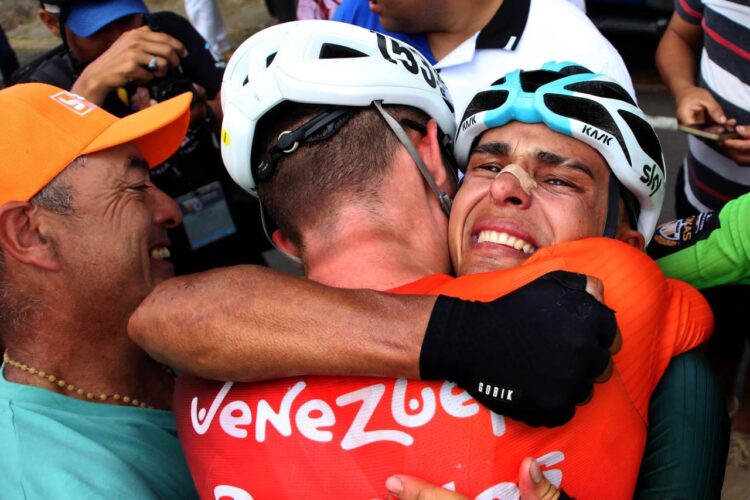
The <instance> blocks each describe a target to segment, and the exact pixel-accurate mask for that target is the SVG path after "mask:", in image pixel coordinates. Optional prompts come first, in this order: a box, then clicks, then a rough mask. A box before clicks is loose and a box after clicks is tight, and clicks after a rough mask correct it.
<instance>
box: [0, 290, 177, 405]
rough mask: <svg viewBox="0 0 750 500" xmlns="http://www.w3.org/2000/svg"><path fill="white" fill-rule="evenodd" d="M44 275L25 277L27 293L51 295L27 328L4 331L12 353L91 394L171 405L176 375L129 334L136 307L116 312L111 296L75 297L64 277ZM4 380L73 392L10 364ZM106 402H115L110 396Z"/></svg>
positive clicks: (34, 366) (31, 317)
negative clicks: (151, 356)
mask: <svg viewBox="0 0 750 500" xmlns="http://www.w3.org/2000/svg"><path fill="white" fill-rule="evenodd" d="M41 278H42V280H36V286H34V280H31V283H29V282H28V281H27V282H26V283H27V286H24V290H23V292H22V293H23V296H25V297H50V299H49V300H45V301H44V302H43V303H40V304H38V305H37V306H36V307H34V312H32V313H30V314H29V317H28V318H27V320H26V321H25V322H24V324H23V326H21V327H19V328H17V329H14V330H13V331H9V332H7V335H4V340H5V349H6V351H7V353H8V355H9V356H10V357H11V358H12V359H14V360H16V361H18V362H20V363H24V364H26V365H27V366H30V367H33V368H36V369H37V370H43V371H45V372H46V373H48V374H50V375H54V376H55V377H57V378H58V379H63V380H65V381H66V383H72V384H74V385H75V386H76V387H77V388H82V389H83V390H85V391H87V392H92V393H93V394H94V396H95V398H96V397H97V396H98V395H99V394H101V393H105V394H108V395H109V396H112V395H113V394H120V395H121V396H126V395H127V396H130V397H131V398H135V399H138V400H139V401H143V402H145V403H146V404H148V405H149V406H152V407H154V408H159V409H170V408H171V406H172V390H173V388H174V380H173V377H172V376H171V375H170V374H169V373H167V371H166V370H165V369H164V367H163V366H162V365H160V364H158V363H157V362H155V361H154V360H152V359H151V358H150V357H148V356H147V355H146V353H145V351H143V350H142V349H140V348H139V347H138V346H136V345H135V344H134V343H133V342H131V341H130V339H129V338H128V336H127V331H126V329H127V320H128V318H129V316H130V313H131V312H132V311H133V310H134V309H135V305H133V306H132V307H128V308H127V310H125V308H123V310H121V311H113V310H112V308H111V307H110V304H111V303H112V301H111V300H107V299H106V298H99V299H97V298H96V297H94V296H89V297H88V298H87V299H86V300H81V298H80V297H78V298H77V299H76V294H75V293H70V288H69V287H67V288H66V287H65V286H64V284H63V280H62V279H58V277H57V276H48V275H45V276H41ZM15 283H23V282H21V281H15ZM59 290H63V291H65V293H59V292H57V291H59ZM80 304H85V307H81V305H80ZM5 378H6V379H7V380H9V381H11V382H16V383H20V384H26V385H33V386H37V387H40V388H42V389H48V390H52V391H54V392H58V393H60V394H63V395H66V396H71V393H70V392H69V391H68V390H67V389H66V388H60V387H58V386H57V385H54V384H52V383H50V382H49V381H46V380H43V379H41V378H39V377H38V376H36V375H32V374H30V373H27V372H24V371H22V370H20V369H18V368H14V367H12V366H10V365H6V366H5ZM72 397H76V396H72ZM108 402H109V403H112V404H115V403H113V401H112V399H111V398H110V399H109V400H108Z"/></svg>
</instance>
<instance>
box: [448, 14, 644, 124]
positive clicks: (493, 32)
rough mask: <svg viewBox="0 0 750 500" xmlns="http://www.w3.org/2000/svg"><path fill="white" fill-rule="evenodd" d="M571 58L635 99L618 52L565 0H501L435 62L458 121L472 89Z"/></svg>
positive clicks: (630, 82)
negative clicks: (467, 35) (480, 23)
mask: <svg viewBox="0 0 750 500" xmlns="http://www.w3.org/2000/svg"><path fill="white" fill-rule="evenodd" d="M548 61H559V62H564V61H569V62H575V63H577V64H580V65H582V66H585V67H586V68H588V69H590V70H592V71H595V72H597V73H604V74H606V75H609V76H611V77H612V78H614V79H615V80H617V81H618V82H619V83H620V84H621V85H622V86H623V87H624V88H625V89H626V90H627V91H628V92H629V93H630V95H632V96H633V98H634V99H635V89H634V88H633V82H632V80H631V79H630V74H629V73H628V70H627V68H626V67H625V63H624V62H623V60H622V57H620V54H619V52H617V50H616V49H615V48H614V47H613V46H612V44H611V43H609V41H608V40H607V39H606V38H604V36H603V35H602V34H601V33H600V32H599V30H597V29H596V27H595V26H594V24H593V23H592V22H591V21H590V20H589V19H588V18H587V17H586V15H585V14H583V13H582V12H581V11H580V10H578V9H577V8H576V7H575V6H573V5H571V4H570V3H569V2H567V1H566V0H505V1H504V2H503V4H502V6H501V7H500V8H499V9H498V11H497V13H496V14H495V16H494V17H493V18H492V20H491V21H490V22H489V23H488V24H487V26H485V27H484V28H483V29H482V30H481V31H480V32H478V33H477V34H476V35H474V36H473V37H471V38H469V39H468V40H466V41H465V42H463V43H462V44H461V45H459V46H458V47H456V48H455V49H454V50H453V51H452V52H450V53H449V54H447V55H446V56H445V57H443V58H442V59H441V60H440V61H438V62H437V63H436V64H435V67H436V68H438V69H439V70H440V75H441V77H442V78H443V80H444V81H445V84H446V85H447V86H448V89H449V90H450V93H451V97H452V98H453V103H454V105H455V107H456V118H458V119H460V118H461V117H462V116H463V112H464V110H465V109H466V106H467V105H468V103H469V100H470V99H471V98H472V97H473V96H474V94H476V93H477V91H479V90H482V89H484V88H486V87H488V86H489V85H490V84H492V82H494V81H495V80H497V79H499V78H500V77H501V76H503V75H504V74H505V73H508V72H510V71H513V70H515V69H527V70H530V69H538V68H539V67H541V66H542V64H544V63H546V62H548Z"/></svg>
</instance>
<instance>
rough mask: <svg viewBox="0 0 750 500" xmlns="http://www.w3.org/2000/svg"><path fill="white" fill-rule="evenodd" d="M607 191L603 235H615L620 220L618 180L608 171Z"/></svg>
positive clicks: (610, 236) (608, 236) (612, 236)
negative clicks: (605, 219)
mask: <svg viewBox="0 0 750 500" xmlns="http://www.w3.org/2000/svg"><path fill="white" fill-rule="evenodd" d="M608 191H609V193H608V194H607V221H606V222H605V223H604V236H605V237H607V238H614V237H615V236H617V226H618V224H619V222H620V181H619V180H617V177H616V176H615V174H613V173H612V172H610V173H609V188H608Z"/></svg>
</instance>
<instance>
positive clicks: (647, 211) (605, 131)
mask: <svg viewBox="0 0 750 500" xmlns="http://www.w3.org/2000/svg"><path fill="white" fill-rule="evenodd" d="M511 121H519V122H524V123H543V124H545V125H547V126H548V127H549V128H551V129H552V130H554V131H555V132H558V133H560V134H563V135H566V136H568V137H573V138H574V139H578V140H579V141H582V142H584V143H586V144H588V145H589V146H591V147H592V148H594V149H595V150H597V151H598V152H599V153H600V154H601V155H602V156H603V157H604V160H605V161H606V162H607V164H608V165H609V168H610V169H611V170H612V173H613V174H614V175H615V177H616V178H617V179H618V180H619V181H620V183H621V184H622V185H623V186H624V187H625V189H627V190H628V191H630V192H631V193H632V194H633V195H634V196H635V198H636V199H637V200H638V203H639V205H640V207H639V209H640V210H639V213H638V214H637V226H638V227H637V228H638V231H639V232H640V233H641V234H642V235H643V237H644V238H645V239H646V241H647V242H648V241H649V240H650V239H651V236H652V235H653V234H654V229H655V227H656V222H657V220H658V219H659V214H660V212H661V207H662V203H663V201H664V190H665V183H666V172H665V168H664V156H663V155H662V149H661V144H660V143H659V139H658V138H657V136H656V133H655V132H654V129H653V128H652V127H651V125H650V124H649V123H648V121H646V117H645V115H644V113H643V111H641V110H640V108H638V106H637V105H636V104H635V102H633V99H632V98H631V97H630V95H629V94H628V92H627V91H626V90H625V89H624V88H622V87H621V86H620V85H619V84H618V83H617V82H616V81H615V80H613V79H612V78H610V77H608V76H605V75H602V74H596V73H592V72H591V71H589V70H588V69H586V68H584V67H582V66H579V65H575V64H573V63H547V64H545V65H544V66H542V69H540V70H535V71H523V70H517V71H514V72H512V73H509V74H507V75H505V76H504V77H503V78H501V79H500V80H498V81H496V82H495V83H494V84H492V86H490V88H488V89H487V90H484V91H481V92H479V93H477V94H476V95H475V96H474V98H473V99H472V100H471V102H470V103H469V106H468V107H467V109H466V112H465V113H464V116H463V118H462V120H461V122H460V124H459V127H458V132H457V134H456V141H455V155H456V160H457V162H458V165H459V167H460V168H465V166H466V163H467V161H468V158H469V154H470V153H471V149H472V147H473V145H474V144H475V142H476V141H477V140H478V138H479V137H480V136H481V135H482V133H483V132H484V131H485V130H488V129H492V128H497V127H501V126H503V125H505V124H507V123H509V122H511Z"/></svg>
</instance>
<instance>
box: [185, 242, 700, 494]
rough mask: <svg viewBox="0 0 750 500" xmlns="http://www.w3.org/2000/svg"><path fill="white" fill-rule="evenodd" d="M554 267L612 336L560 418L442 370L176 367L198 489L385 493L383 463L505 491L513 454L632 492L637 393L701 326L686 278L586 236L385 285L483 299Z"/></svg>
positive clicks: (581, 488) (511, 490)
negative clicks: (219, 376)
mask: <svg viewBox="0 0 750 500" xmlns="http://www.w3.org/2000/svg"><path fill="white" fill-rule="evenodd" d="M557 269H563V270H568V271H575V272H580V273H585V274H588V275H592V276H596V277H598V278H599V279H601V280H602V281H603V283H604V290H605V292H604V294H605V302H606V304H607V305H608V306H609V307H611V308H613V309H614V310H615V311H616V315H617V321H618V325H619V326H620V330H621V332H622V336H623V346H622V349H621V351H620V352H619V353H618V354H617V355H616V356H615V371H614V373H613V375H612V377H611V378H610V379H609V381H607V382H606V383H603V384H598V385H596V386H595V390H594V397H593V399H592V401H591V402H590V403H588V404H586V405H584V406H581V407H579V408H578V410H577V412H576V415H575V417H574V418H573V419H572V420H571V421H570V422H569V423H567V424H566V425H564V426H562V427H558V428H554V429H547V428H532V427H529V426H526V425H524V424H522V423H519V422H516V421H513V420H511V419H506V418H504V417H503V416H501V415H496V414H494V413H492V412H490V411H488V410H486V409H485V408H483V407H481V406H480V405H479V404H478V403H477V402H476V401H475V400H474V399H472V398H471V397H470V396H469V395H468V394H467V393H466V392H464V391H462V390H461V389H459V388H457V387H456V386H455V385H454V384H451V383H450V382H442V383H440V382H422V381H414V380H406V379H398V380H395V379H389V378H356V377H349V378H342V377H295V378H288V379H283V380H277V381H273V382H267V383H259V384H235V383H231V382H227V383H224V384H222V383H218V382H209V381H204V380H199V379H195V378H192V377H188V376H181V377H180V379H179V380H178V384H177V392H176V401H175V411H176V417H177V423H178V429H179V434H180V439H181V441H182V443H183V446H184V450H185V454H186V456H187V460H188V465H189V466H190V470H191V473H192V475H193V478H194V480H195V483H196V486H197V488H198V491H199V492H200V494H201V496H202V497H203V498H216V499H219V498H235V499H249V498H255V499H265V498H333V497H336V498H347V499H349V498H372V497H378V496H384V494H385V487H384V484H385V479H386V478H387V477H388V476H389V475H391V474H394V473H407V474H412V475H416V476H419V477H422V478H425V479H427V480H428V481H431V482H432V483H435V484H438V485H447V486H448V487H450V488H454V489H455V490H456V491H459V492H461V493H464V494H465V495H469V496H471V497H474V498H478V499H492V498H514V495H516V496H517V492H518V490H517V487H516V485H515V481H516V480H517V474H518V467H519V465H520V462H521V460H522V459H523V458H524V457H526V456H533V457H535V458H536V459H537V460H538V461H539V463H540V464H541V466H542V470H543V471H544V474H545V475H546V476H547V477H548V478H549V479H550V480H551V481H552V482H553V483H555V484H557V485H559V486H562V487H563V488H564V489H565V491H566V493H568V494H569V495H573V496H577V497H580V498H608V499H613V498H631V497H632V493H633V489H634V486H635V481H636V477H637V474H638V468H639V465H640V460H641V455H642V453H643V449H644V444H645V437H646V416H647V413H648V399H649V397H650V394H651V392H652V391H653V389H654V386H655V385H656V383H657V381H658V379H659V378H660V376H661V374H662V373H663V371H664V369H665V368H666V366H667V364H668V362H669V359H670V358H671V357H672V356H674V355H676V354H679V353H681V352H683V351H685V350H688V349H690V348H692V347H695V346H696V345H698V344H700V343H702V342H703V341H705V340H706V339H707V338H708V336H709V334H710V331H711V328H712V326H713V318H712V315H711V312H710V309H709V307H708V305H707V304H706V303H705V301H704V300H703V298H702V297H701V296H700V294H698V292H697V291H696V290H694V289H692V288H691V287H689V286H688V285H686V284H684V283H682V282H678V281H673V280H668V279H666V278H664V276H663V275H662V274H661V271H660V270H659V269H658V267H657V266H656V264H655V263H654V262H653V261H651V259H649V258H648V257H647V256H646V255H645V254H644V253H642V252H639V251H637V250H635V249H633V248H631V247H628V246H627V245H625V244H623V243H620V242H617V241H615V240H608V239H604V238H595V239H589V240H580V241H575V242H569V243H564V244H561V245H556V246H553V247H549V248H546V249H542V250H539V251H538V252H536V253H535V254H534V255H533V256H532V257H531V258H529V259H528V261H527V262H526V263H524V264H523V265H521V266H519V267H515V268H512V269H507V270H502V271H496V272H492V273H482V274H476V275H472V276H466V277H462V278H458V279H454V278H451V277H449V276H444V275H437V276H431V277H428V278H425V279H423V280H420V281H417V282H415V283H412V284H410V285H407V286H404V287H401V288H399V289H397V290H395V291H394V292H397V293H419V294H445V295H452V296H457V297H461V298H465V299H473V300H490V299H494V298H497V297H499V296H501V295H503V294H505V293H508V292H509V291H512V290H514V289H517V288H518V287H520V286H522V285H524V284H526V283H528V282H530V281H532V280H534V279H536V278H537V277H539V276H541V275H543V274H545V273H547V272H549V271H552V270H557ZM542 306H543V305H542V304H540V309H541V307H542ZM489 390H494V389H489Z"/></svg>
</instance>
